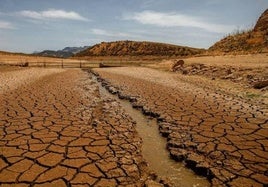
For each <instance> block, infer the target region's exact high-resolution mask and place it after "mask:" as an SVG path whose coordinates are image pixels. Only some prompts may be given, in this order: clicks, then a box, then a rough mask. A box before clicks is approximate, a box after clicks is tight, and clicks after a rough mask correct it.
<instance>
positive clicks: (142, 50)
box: [75, 41, 204, 57]
mask: <svg viewBox="0 0 268 187" xmlns="http://www.w3.org/2000/svg"><path fill="white" fill-rule="evenodd" d="M203 51H204V50H203V49H197V48H190V47H184V46H177V45H171V44H164V43H155V42H136V41H117V42H102V43H100V44H96V45H94V46H92V47H91V48H89V49H87V50H84V51H82V52H80V53H78V54H76V55H75V57H85V56H146V55H154V56H190V55H196V54H200V53H201V52H203Z"/></svg>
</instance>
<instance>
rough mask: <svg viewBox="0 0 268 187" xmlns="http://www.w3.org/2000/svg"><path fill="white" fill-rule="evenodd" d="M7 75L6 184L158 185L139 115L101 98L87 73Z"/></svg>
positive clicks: (1, 159)
mask: <svg viewBox="0 0 268 187" xmlns="http://www.w3.org/2000/svg"><path fill="white" fill-rule="evenodd" d="M0 77H1V82H0V87H1V92H0V103H1V107H0V185H1V186H109V187H111V186H142V185H144V184H157V185H158V183H156V182H154V181H153V180H151V179H150V177H149V174H148V170H147V169H148V168H147V165H146V163H145V161H144V160H143V158H142V155H141V139H140V138H139V137H138V134H137V132H136V130H135V123H134V121H133V120H132V119H131V118H130V117H129V116H128V115H127V114H126V113H125V112H124V111H123V110H122V108H121V107H120V106H119V104H118V103H117V102H115V101H114V100H112V99H109V98H101V96H100V93H99V89H98V86H97V84H96V83H95V82H94V81H93V80H92V79H91V77H90V75H89V74H88V73H86V72H83V71H81V70H75V69H73V70H70V69H69V70H62V69H61V70H59V69H30V68H29V69H28V68H25V69H23V70H18V71H4V70H3V71H1V74H0ZM159 185H160V184H159ZM160 186H161V185H160Z"/></svg>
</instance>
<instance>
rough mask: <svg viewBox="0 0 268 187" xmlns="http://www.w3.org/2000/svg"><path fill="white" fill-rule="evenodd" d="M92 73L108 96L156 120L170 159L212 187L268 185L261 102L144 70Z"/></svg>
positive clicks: (266, 124)
mask: <svg viewBox="0 0 268 187" xmlns="http://www.w3.org/2000/svg"><path fill="white" fill-rule="evenodd" d="M94 71H95V72H96V74H97V76H99V80H100V81H101V82H102V84H103V86H105V87H106V88H107V89H108V90H109V91H110V92H111V93H114V94H117V95H118V96H119V97H120V98H125V99H128V100H129V101H131V102H132V105H133V107H135V108H138V109H141V110H142V111H143V113H144V114H146V115H149V116H151V117H154V118H157V119H158V125H159V130H160V132H161V134H162V135H163V136H165V137H167V147H168V150H169V151H170V155H171V157H172V158H173V159H175V160H178V161H184V162H185V164H186V165H187V166H188V167H190V168H192V169H193V170H194V171H196V172H197V173H198V174H200V175H203V176H206V177H207V178H209V179H210V180H211V182H212V185H213V186H237V187H238V186H241V185H243V186H267V185H268V140H267V135H268V120H267V119H268V115H267V105H266V103H265V102H262V101H258V102H254V100H246V99H244V98H243V97H238V96H236V94H233V92H232V91H225V92H218V91H217V88H212V87H208V86H207V85H206V84H205V83H204V82H202V81H198V79H193V78H189V79H187V78H185V77H182V76H181V75H178V74H174V73H170V72H162V71H157V70H152V69H148V68H133V67H125V68H107V69H95V70H94ZM197 82H198V83H199V84H197ZM214 85H216V84H214ZM238 91H239V90H238Z"/></svg>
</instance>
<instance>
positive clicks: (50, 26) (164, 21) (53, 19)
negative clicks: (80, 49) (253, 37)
mask: <svg viewBox="0 0 268 187" xmlns="http://www.w3.org/2000/svg"><path fill="white" fill-rule="evenodd" d="M267 8H268V0H0V50H4V51H13V52H26V53H31V52H33V51H41V50H45V49H52V50H58V49H62V48H64V47H67V46H84V45H94V44H96V43H99V42H102V41H117V40H135V41H155V42H164V43H172V44H177V45H185V46H192V47H201V48H208V47H209V46H211V45H212V44H213V43H215V42H216V41H217V40H219V39H221V38H222V37H224V36H226V35H227V34H228V33H231V32H234V31H235V30H237V29H247V28H250V27H253V26H254V24H255V22H256V21H257V19H258V17H259V16H260V14H261V13H262V12H263V11H264V10H265V9H267Z"/></svg>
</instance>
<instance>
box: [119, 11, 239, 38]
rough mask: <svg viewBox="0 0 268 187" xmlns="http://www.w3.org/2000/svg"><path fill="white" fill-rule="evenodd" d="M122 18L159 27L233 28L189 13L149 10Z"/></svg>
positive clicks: (218, 30) (225, 30) (227, 30)
mask: <svg viewBox="0 0 268 187" xmlns="http://www.w3.org/2000/svg"><path fill="white" fill-rule="evenodd" d="M123 19H124V20H135V21H137V22H139V23H142V24H148V25H155V26H159V27H196V28H201V29H204V30H207V31H209V32H216V33H228V32H231V31H233V30H234V29H235V27H234V26H232V25H222V24H214V23H209V22H206V21H203V20H201V19H200V18H197V17H193V16H189V15H184V14H178V13H162V12H155V11H149V10H147V11H143V12H136V13H134V14H132V15H127V16H123Z"/></svg>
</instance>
